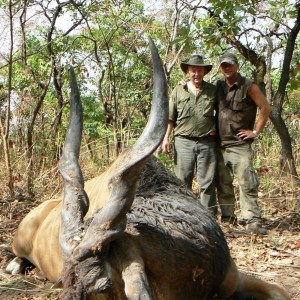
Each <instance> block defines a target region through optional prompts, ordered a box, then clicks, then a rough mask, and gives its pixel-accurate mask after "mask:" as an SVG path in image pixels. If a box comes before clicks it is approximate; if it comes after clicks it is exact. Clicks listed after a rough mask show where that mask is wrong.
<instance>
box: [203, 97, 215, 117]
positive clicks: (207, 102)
mask: <svg viewBox="0 0 300 300" xmlns="http://www.w3.org/2000/svg"><path fill="white" fill-rule="evenodd" d="M201 104H202V105H203V115H204V116H206V117H213V116H214V110H215V100H214V98H213V97H209V96H207V95H203V96H202V99H201Z"/></svg>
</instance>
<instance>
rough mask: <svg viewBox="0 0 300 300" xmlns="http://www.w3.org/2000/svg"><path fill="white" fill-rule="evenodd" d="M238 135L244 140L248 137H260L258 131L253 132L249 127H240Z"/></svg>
mask: <svg viewBox="0 0 300 300" xmlns="http://www.w3.org/2000/svg"><path fill="white" fill-rule="evenodd" d="M237 136H238V137H240V138H241V139H243V140H247V139H254V138H256V137H258V133H256V132H253V131H252V130H249V129H240V130H239V132H238V134H237Z"/></svg>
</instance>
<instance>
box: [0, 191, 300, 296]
mask: <svg viewBox="0 0 300 300" xmlns="http://www.w3.org/2000/svg"><path fill="white" fill-rule="evenodd" d="M289 195H291V192H290V193H287V194H285V195H283V194H282V193H281V194H277V195H273V196H272V197H268V198H267V197H265V196H262V198H263V199H260V205H261V207H262V209H263V215H264V226H265V227H267V228H268V230H269V234H268V235H267V236H257V235H245V234H243V233H242V229H243V227H242V226H241V225H235V226H232V225H223V224H221V227H222V229H223V231H224V234H225V236H226V238H227V241H228V244H229V247H230V251H231V254H232V257H233V258H234V260H235V262H236V264H237V265H238V267H239V269H240V270H242V271H244V272H246V273H248V274H252V275H255V276H257V277H259V278H261V279H264V280H266V281H267V282H269V283H277V284H279V285H281V286H284V287H285V289H286V290H287V291H288V292H289V294H290V295H291V297H292V299H293V300H300V213H299V212H300V208H299V206H300V201H299V199H300V191H298V190H297V191H293V193H292V196H291V197H290V196H289ZM38 204H39V203H38V202H32V201H29V200H26V199H21V200H15V201H6V200H1V199H0V205H1V212H0V223H1V228H0V299H3V300H4V299H5V300H12V299H22V300H25V299H27V300H33V299H35V300H37V299H41V300H42V299H58V294H59V292H60V290H59V289H57V288H55V287H54V286H53V284H52V283H50V282H49V281H47V280H46V279H45V278H43V277H42V276H40V275H39V274H38V273H37V270H36V269H32V268H28V269H27V270H26V272H25V275H16V276H11V275H8V274H6V273H5V267H6V265H7V263H8V261H9V260H10V259H11V245H12V240H13V235H14V232H15V230H16V229H17V226H18V224H19V223H20V221H21V220H22V218H23V217H24V216H25V215H26V214H27V213H28V212H29V211H30V210H31V209H32V208H33V207H35V206H37V205H38Z"/></svg>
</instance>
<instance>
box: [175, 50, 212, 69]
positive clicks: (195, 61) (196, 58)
mask: <svg viewBox="0 0 300 300" xmlns="http://www.w3.org/2000/svg"><path fill="white" fill-rule="evenodd" d="M188 66H197V67H206V69H207V73H208V72H210V71H211V69H212V65H210V64H206V63H204V60H203V57H202V56H201V55H200V54H192V55H191V57H190V59H189V60H188V61H183V62H182V63H181V64H180V68H181V70H182V71H183V72H184V73H186V72H187V68H188ZM207 73H206V74H207Z"/></svg>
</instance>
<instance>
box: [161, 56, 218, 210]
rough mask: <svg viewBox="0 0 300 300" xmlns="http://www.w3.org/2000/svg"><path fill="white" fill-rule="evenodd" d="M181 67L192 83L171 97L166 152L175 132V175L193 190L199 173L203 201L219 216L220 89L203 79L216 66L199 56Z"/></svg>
mask: <svg viewBox="0 0 300 300" xmlns="http://www.w3.org/2000/svg"><path fill="white" fill-rule="evenodd" d="M180 67H181V69H182V71H183V72H184V73H186V74H187V75H188V77H189V81H187V82H185V83H184V84H182V83H180V84H178V85H177V86H176V87H175V88H174V90H173V92H172V94H171V97H170V101H169V123H168V128H167V132H166V135H165V137H164V140H163V142H162V151H163V152H165V153H169V152H170V141H169V138H170V135H171V132H172V131H173V130H174V172H175V174H176V176H177V177H178V178H180V179H181V180H182V181H183V182H185V184H186V185H187V186H188V187H189V188H192V182H193V178H194V172H195V170H196V178H197V181H198V184H199V186H200V202H201V203H202V204H203V205H204V206H205V207H207V208H208V209H209V210H210V211H211V212H212V214H216V212H217V208H216V193H215V170H216V163H217V159H216V118H215V100H216V87H215V86H214V85H213V84H210V83H208V82H206V81H204V80H203V77H204V76H205V75H206V74H207V73H209V72H210V71H211V69H212V65H209V64H205V63H204V61H203V58H202V57H201V55H198V54H195V55H192V56H191V57H190V59H189V60H188V61H186V62H182V63H181V65H180Z"/></svg>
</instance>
